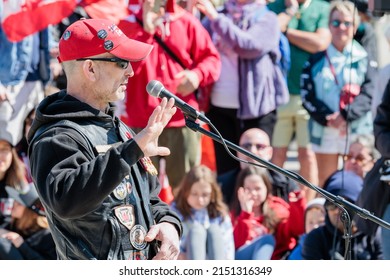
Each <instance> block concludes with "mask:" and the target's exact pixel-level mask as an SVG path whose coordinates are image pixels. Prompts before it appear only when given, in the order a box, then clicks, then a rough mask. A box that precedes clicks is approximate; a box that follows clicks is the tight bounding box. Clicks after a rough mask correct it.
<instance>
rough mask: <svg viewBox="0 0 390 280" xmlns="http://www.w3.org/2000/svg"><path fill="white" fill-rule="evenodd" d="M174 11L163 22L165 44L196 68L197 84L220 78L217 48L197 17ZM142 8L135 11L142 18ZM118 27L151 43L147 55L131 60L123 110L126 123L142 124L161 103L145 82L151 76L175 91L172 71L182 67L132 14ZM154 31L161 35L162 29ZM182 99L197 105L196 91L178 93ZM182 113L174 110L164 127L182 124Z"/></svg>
mask: <svg viewBox="0 0 390 280" xmlns="http://www.w3.org/2000/svg"><path fill="white" fill-rule="evenodd" d="M175 9H176V12H175V13H172V14H170V16H171V21H170V23H169V24H165V28H169V31H170V34H169V36H168V35H165V40H164V42H165V44H166V45H167V46H168V47H169V48H170V49H171V50H172V51H173V52H174V53H175V54H176V55H177V56H178V57H179V59H180V60H181V61H182V63H183V64H184V65H188V66H187V69H189V70H192V71H195V72H196V74H197V75H198V77H199V80H200V86H206V85H209V84H211V83H213V82H214V81H216V80H217V79H218V78H219V74H220V68H221V62H220V58H219V54H218V51H217V49H216V48H215V46H214V44H213V42H212V41H211V38H210V36H209V34H208V33H207V31H206V30H205V29H204V28H203V26H202V24H201V23H200V21H199V20H198V19H197V18H195V17H194V16H193V15H192V14H190V13H188V12H187V11H185V10H184V9H182V8H180V7H178V6H176V7H175ZM141 15H142V10H141V11H139V13H138V14H137V15H136V16H137V17H138V18H142V16H141ZM119 28H120V29H121V30H123V32H124V33H125V34H126V35H127V36H128V37H129V38H132V39H136V40H139V41H142V42H145V43H149V44H152V45H154V48H153V50H152V52H151V53H150V55H149V56H148V57H147V58H146V59H145V60H143V61H141V62H138V63H133V62H132V66H133V68H134V72H135V75H134V76H133V77H131V78H130V79H129V82H128V85H127V97H126V112H127V116H126V119H127V124H128V125H129V126H130V127H137V128H143V127H145V126H146V124H147V122H148V119H149V116H150V115H151V113H152V112H153V110H154V108H155V107H156V106H157V105H158V104H159V103H160V100H159V99H158V98H156V97H153V96H151V95H149V94H148V93H147V92H146V85H147V84H148V82H149V81H151V80H158V81H160V82H161V83H162V84H163V85H164V87H165V88H166V89H167V90H169V91H170V92H172V93H176V88H177V86H178V82H179V81H178V80H177V79H175V78H174V77H175V75H176V74H177V73H178V72H181V71H183V68H182V67H181V66H180V65H179V64H178V63H177V62H176V61H175V60H174V59H173V58H172V57H171V56H170V55H169V54H167V53H166V52H165V51H164V49H163V48H162V47H161V46H160V45H159V44H158V43H157V41H156V40H154V39H153V35H151V34H149V33H147V32H145V31H144V30H143V28H142V27H141V25H140V24H139V23H137V22H136V21H135V18H134V16H130V17H129V18H128V19H127V20H124V21H121V22H120V23H119ZM156 34H157V35H158V36H160V37H161V34H162V32H161V30H160V29H157V31H156ZM177 96H178V97H179V98H180V99H182V100H183V101H184V102H186V103H188V104H189V105H190V106H193V107H194V108H195V109H198V102H197V100H196V97H195V94H194V93H192V94H189V95H187V96H185V97H183V96H181V95H180V94H177ZM183 126H185V121H184V117H183V114H182V112H181V111H180V110H177V112H176V114H175V115H174V116H173V117H172V119H171V120H170V122H169V123H168V125H167V127H183Z"/></svg>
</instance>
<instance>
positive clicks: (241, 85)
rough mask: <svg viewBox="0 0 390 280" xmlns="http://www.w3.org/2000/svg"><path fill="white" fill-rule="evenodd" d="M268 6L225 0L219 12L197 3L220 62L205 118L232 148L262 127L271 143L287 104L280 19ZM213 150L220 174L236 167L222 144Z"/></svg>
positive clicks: (258, 0) (261, 2) (260, 0)
mask: <svg viewBox="0 0 390 280" xmlns="http://www.w3.org/2000/svg"><path fill="white" fill-rule="evenodd" d="M265 4H266V1H265V0H256V1H254V0H243V1H241V0H227V1H225V3H224V9H223V10H222V11H220V12H218V11H217V10H216V8H215V7H214V6H213V5H212V3H211V2H210V1H209V0H199V1H198V4H197V8H198V9H199V10H200V11H201V12H202V13H203V14H204V15H205V16H206V19H204V21H203V24H204V26H205V27H206V29H207V30H208V31H209V33H210V34H211V37H212V39H213V42H214V44H215V45H216V47H217V49H218V51H219V53H220V56H221V61H222V68H221V76H220V78H219V79H218V80H217V81H216V82H215V83H214V85H213V87H212V89H211V97H210V102H211V104H210V109H209V111H208V113H207V116H208V117H209V118H210V120H211V121H212V123H213V124H214V125H215V126H216V127H217V128H218V130H219V132H220V133H221V134H222V136H223V137H224V138H225V139H226V140H228V141H230V142H232V143H238V141H239V138H240V135H241V134H242V133H243V132H244V131H245V130H247V129H249V128H260V129H262V130H263V131H265V132H266V133H267V134H268V137H269V138H270V139H271V138H272V133H273V130H274V126H275V123H276V108H277V107H279V106H280V105H283V104H286V103H287V101H288V96H289V94H288V89H287V85H286V82H285V78H284V76H283V74H282V71H281V69H280V67H279V66H278V61H279V60H280V57H281V53H280V51H279V40H280V29H279V28H278V19H277V16H276V15H275V13H273V12H271V11H270V10H269V9H268V8H267V7H266V5H265ZM263 38H267V40H264V39H263ZM214 148H215V152H216V162H217V173H218V175H220V174H222V173H224V172H227V171H230V170H233V169H235V168H236V167H238V162H237V161H236V160H234V159H233V158H232V157H230V156H229V154H228V153H227V152H226V150H225V149H224V147H223V146H222V145H220V144H219V143H216V142H215V146H214ZM233 153H235V152H234V151H233Z"/></svg>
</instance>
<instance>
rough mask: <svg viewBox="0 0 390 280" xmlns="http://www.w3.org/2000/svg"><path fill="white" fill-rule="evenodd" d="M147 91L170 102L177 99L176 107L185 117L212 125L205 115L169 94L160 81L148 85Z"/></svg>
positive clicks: (153, 81)
mask: <svg viewBox="0 0 390 280" xmlns="http://www.w3.org/2000/svg"><path fill="white" fill-rule="evenodd" d="M146 91H147V92H148V93H149V94H150V95H152V96H154V97H158V98H161V99H162V98H163V97H166V98H167V99H168V100H169V99H170V98H173V99H175V106H176V107H177V108H179V109H180V110H181V111H182V112H183V114H184V115H187V116H189V117H191V118H194V119H199V120H201V121H203V122H205V123H207V124H209V123H210V120H209V119H208V118H206V116H205V115H203V114H202V113H200V112H198V111H197V110H195V108H193V107H191V106H190V105H188V104H187V103H185V102H184V101H183V100H181V99H180V98H179V97H177V96H176V95H174V94H173V93H171V92H169V91H168V90H167V89H166V88H165V87H164V86H163V85H162V83H160V82H159V81H156V80H152V81H150V82H149V83H148V84H147V85H146Z"/></svg>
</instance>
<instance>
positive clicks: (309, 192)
mask: <svg viewBox="0 0 390 280" xmlns="http://www.w3.org/2000/svg"><path fill="white" fill-rule="evenodd" d="M298 161H299V164H300V169H299V174H300V175H301V176H302V177H303V178H304V179H305V180H306V181H308V182H309V183H310V184H312V185H314V186H318V170H317V160H316V156H315V154H314V152H313V151H312V150H311V149H310V148H306V147H298ZM301 188H303V189H304V190H305V194H306V201H310V200H312V199H313V198H315V197H316V196H317V192H316V191H315V190H313V189H311V188H310V187H308V186H305V185H302V184H301Z"/></svg>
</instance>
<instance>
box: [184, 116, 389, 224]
mask: <svg viewBox="0 0 390 280" xmlns="http://www.w3.org/2000/svg"><path fill="white" fill-rule="evenodd" d="M185 120H186V126H187V127H188V128H190V129H191V130H193V131H195V132H200V133H202V134H204V135H206V136H207V137H210V138H212V139H213V140H214V141H216V142H219V143H221V144H222V145H224V146H225V148H226V146H227V147H229V148H231V149H233V150H234V151H236V152H240V153H242V154H244V155H246V156H248V157H250V158H251V159H254V160H255V161H257V162H259V163H260V164H262V165H264V167H266V168H268V169H271V170H273V171H276V172H278V173H281V174H283V175H285V176H287V177H289V178H291V179H292V180H294V181H296V182H298V183H300V184H302V185H305V186H307V187H309V188H311V189H313V190H314V191H316V192H318V193H320V194H321V195H322V196H324V197H325V198H326V199H327V200H329V201H331V202H333V203H335V204H336V205H338V206H339V207H341V208H344V207H345V208H347V209H349V210H351V211H353V212H355V213H356V214H357V215H359V216H360V217H361V218H363V219H367V220H370V221H372V222H374V223H377V224H378V225H380V226H382V227H384V228H386V229H388V230H390V224H389V223H388V222H386V221H384V220H382V219H380V218H378V217H376V216H375V215H373V214H372V213H370V212H369V211H368V210H366V209H364V208H361V207H359V206H356V205H355V204H353V203H351V202H349V201H347V200H345V199H344V198H343V197H341V196H335V195H334V194H332V193H330V192H328V191H326V190H324V189H321V188H319V187H316V186H314V185H312V184H311V183H309V182H308V181H307V180H305V179H304V178H303V177H302V176H300V175H299V174H297V173H295V172H292V171H289V170H287V169H284V168H281V167H279V166H277V165H275V164H273V163H271V162H269V161H266V160H264V159H261V158H259V157H257V156H256V155H254V154H253V153H251V152H249V151H247V150H245V149H243V148H241V147H240V146H238V145H236V144H234V143H232V142H230V141H228V140H225V139H223V138H221V137H220V136H219V135H217V134H215V133H213V132H211V131H208V130H206V129H204V128H202V127H201V126H200V125H199V123H196V122H195V120H194V118H192V117H187V116H186V115H185ZM209 125H211V126H212V124H211V122H210V123H209Z"/></svg>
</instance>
